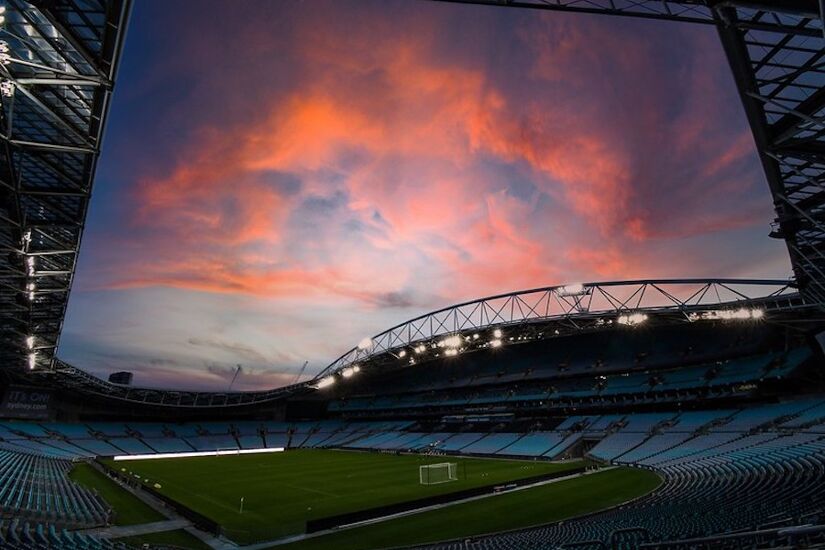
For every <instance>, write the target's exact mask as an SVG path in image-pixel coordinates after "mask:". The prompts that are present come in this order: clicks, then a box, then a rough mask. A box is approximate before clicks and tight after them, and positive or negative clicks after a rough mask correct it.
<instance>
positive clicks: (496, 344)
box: [490, 339, 501, 348]
mask: <svg viewBox="0 0 825 550" xmlns="http://www.w3.org/2000/svg"><path fill="white" fill-rule="evenodd" d="M490 347H493V348H500V347H501V340H499V339H496V340H490Z"/></svg>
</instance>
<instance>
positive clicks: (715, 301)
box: [315, 279, 812, 382]
mask: <svg viewBox="0 0 825 550" xmlns="http://www.w3.org/2000/svg"><path fill="white" fill-rule="evenodd" d="M811 308H812V306H810V305H807V304H806V303H805V302H804V300H803V299H802V297H801V296H800V295H799V293H798V292H797V289H796V288H795V286H794V284H793V283H791V282H789V281H781V280H748V279H662V280H642V281H611V282H604V283H586V284H572V285H559V286H551V287H545V288H538V289H532V290H523V291H520V292H513V293H511V294H501V295H497V296H490V297H487V298H481V299H479V300H474V301H472V302H464V303H462V304H457V305H454V306H450V307H447V308H444V309H440V310H438V311H434V312H432V313H427V314H425V315H422V316H420V317H416V318H415V319H411V320H409V321H406V322H404V323H401V324H400V325H396V326H394V327H392V328H390V329H388V330H385V331H384V332H381V333H379V334H376V335H375V336H373V337H372V338H366V339H365V340H364V341H363V342H361V343H360V344H359V345H358V346H357V347H354V348H352V349H351V350H349V351H348V352H347V353H345V354H344V355H342V356H341V357H339V358H338V359H336V360H335V361H334V362H333V363H332V364H331V365H329V366H328V367H327V368H326V369H325V370H324V371H323V372H322V373H320V374H319V375H318V376H317V377H316V379H315V381H316V382H317V381H318V380H319V379H322V378H324V377H326V376H328V375H330V374H333V373H338V372H343V371H344V370H346V369H350V368H352V367H353V366H354V365H357V364H362V363H365V362H367V361H372V360H373V359H374V358H377V357H380V356H383V355H386V354H389V355H390V356H391V357H395V358H397V359H404V360H405V362H407V361H413V362H414V361H415V357H416V352H417V351H419V350H420V351H422V352H423V351H429V350H431V349H436V348H442V347H445V344H446V343H448V339H449V338H453V339H454V340H453V342H451V343H450V345H448V346H446V347H447V348H453V349H454V350H461V349H462V348H463V349H466V350H468V351H470V350H475V349H480V348H483V347H489V345H490V342H491V340H493V339H498V340H499V344H498V345H501V343H502V340H504V342H503V343H506V341H507V340H506V339H508V338H509V339H511V340H512V339H513V338H516V336H513V331H512V330H508V329H510V328H511V327H519V328H521V327H530V326H534V325H539V324H540V325H542V326H543V327H544V328H543V329H542V331H543V332H545V333H547V336H545V337H552V336H555V335H564V334H569V333H571V332H577V331H580V330H585V329H587V330H593V329H608V328H614V327H615V326H616V325H617V324H618V325H621V324H624V325H634V324H637V323H641V322H644V321H646V320H647V319H648V317H653V316H656V317H660V318H663V319H664V318H667V319H668V320H669V321H671V322H673V321H682V322H697V321H703V320H725V319H730V320H732V321H736V320H739V319H740V318H743V317H744V319H752V320H753V319H761V318H762V316H765V317H766V318H767V319H770V318H771V317H772V316H775V315H778V314H780V313H781V314H787V313H788V312H801V310H806V309H811ZM754 312H755V313H754ZM496 329H499V330H500V331H501V334H496V333H495V330H496ZM532 332H537V331H532ZM526 335H527V333H523V335H522V336H521V338H526V337H527V336H526ZM537 335H538V334H536V335H533V336H530V338H533V337H535V336H537ZM442 351H445V352H446V350H442Z"/></svg>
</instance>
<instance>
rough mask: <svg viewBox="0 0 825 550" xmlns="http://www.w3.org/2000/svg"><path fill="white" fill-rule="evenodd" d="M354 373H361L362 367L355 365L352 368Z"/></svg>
mask: <svg viewBox="0 0 825 550" xmlns="http://www.w3.org/2000/svg"><path fill="white" fill-rule="evenodd" d="M352 372H361V367H359V366H358V365H355V366H354V367H352Z"/></svg>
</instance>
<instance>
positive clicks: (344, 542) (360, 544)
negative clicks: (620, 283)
mask: <svg viewBox="0 0 825 550" xmlns="http://www.w3.org/2000/svg"><path fill="white" fill-rule="evenodd" d="M660 483H661V478H659V476H658V475H656V474H655V473H653V472H650V471H648V470H641V469H636V468H618V469H615V470H608V471H604V472H598V473H595V474H590V475H587V476H583V477H579V478H576V479H570V480H566V481H559V482H557V483H551V484H548V485H543V486H540V487H535V488H532V489H525V490H523V491H517V492H513V493H505V494H502V495H499V496H495V497H491V498H486V499H483V500H478V501H474V502H468V503H464V504H456V505H454V506H449V507H446V508H442V509H440V510H433V511H430V512H423V513H421V514H415V515H411V516H407V517H402V518H398V519H394V520H389V521H386V522H382V523H377V524H373V525H367V526H364V527H356V528H354V529H349V530H346V531H341V532H339V533H333V534H329V535H324V536H320V537H315V538H311V539H307V540H304V541H300V542H295V543H291V544H284V545H277V546H272V547H270V548H271V549H278V550H326V549H329V548H335V549H336V550H371V549H376V548H391V547H398V546H408V545H414V544H426V543H434V542H439V541H445V540H452V539H461V538H465V537H472V536H478V535H483V534H487V533H494V532H497V531H508V530H513V529H522V528H527V527H532V526H537V525H542V524H547V523H553V522H556V521H561V520H563V519H568V518H573V517H576V516H581V515H584V514H589V513H592V512H597V511H599V510H603V509H606V508H610V507H613V506H617V505H619V504H622V503H623V502H627V501H628V500H631V499H634V498H638V497H640V496H643V495H645V494H647V493H649V492H651V491H653V490H654V489H656V488H657V487H658V486H659V484H660Z"/></svg>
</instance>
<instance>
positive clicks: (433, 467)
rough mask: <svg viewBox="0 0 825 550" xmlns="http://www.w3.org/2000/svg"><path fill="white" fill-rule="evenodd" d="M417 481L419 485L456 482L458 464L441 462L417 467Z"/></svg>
mask: <svg viewBox="0 0 825 550" xmlns="http://www.w3.org/2000/svg"><path fill="white" fill-rule="evenodd" d="M418 480H419V483H420V484H421V485H435V484H437V483H447V482H450V481H458V464H457V463H455V462H441V463H439V464H426V465H424V466H419V467H418Z"/></svg>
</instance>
